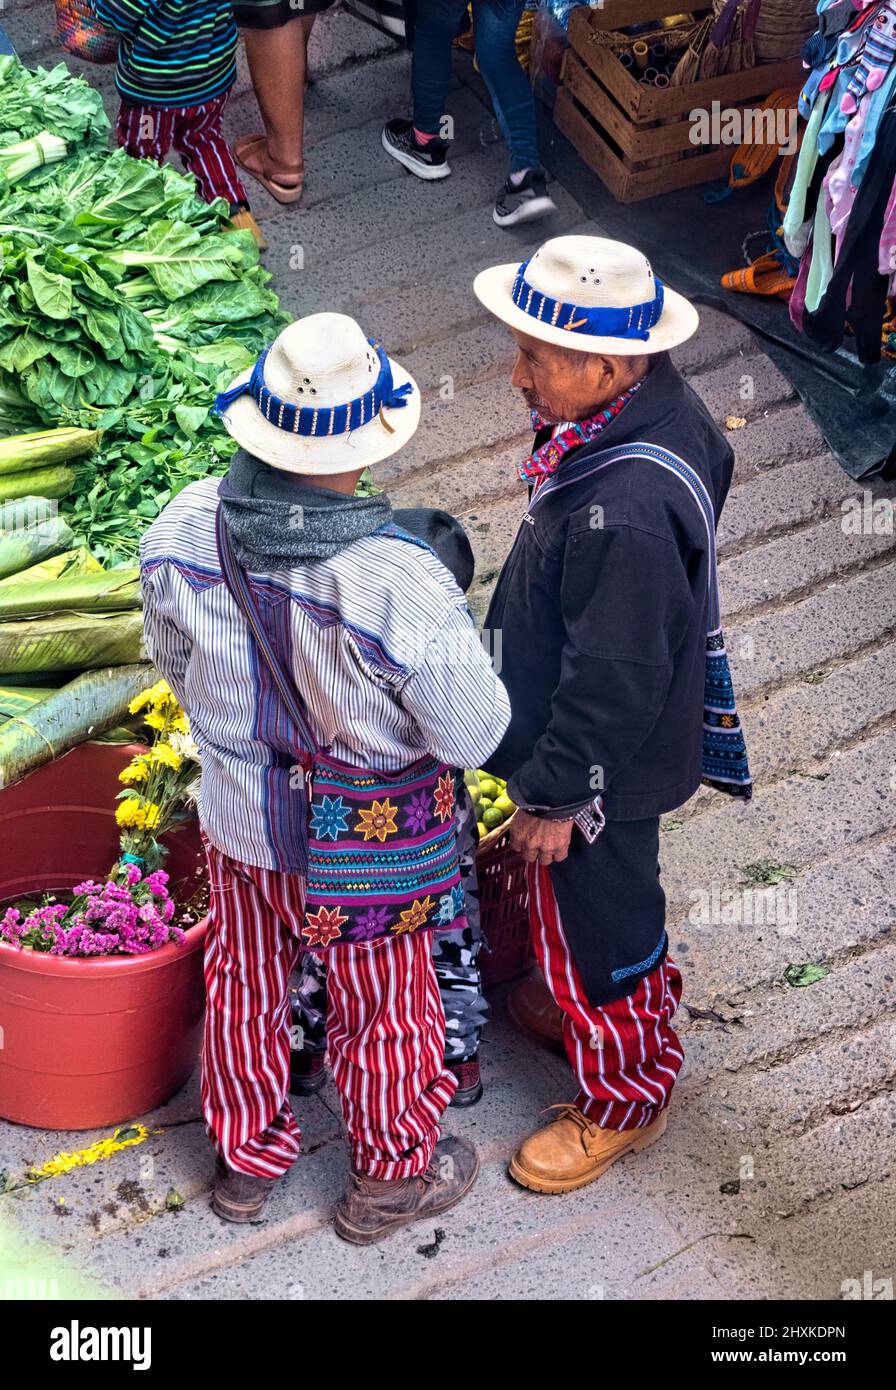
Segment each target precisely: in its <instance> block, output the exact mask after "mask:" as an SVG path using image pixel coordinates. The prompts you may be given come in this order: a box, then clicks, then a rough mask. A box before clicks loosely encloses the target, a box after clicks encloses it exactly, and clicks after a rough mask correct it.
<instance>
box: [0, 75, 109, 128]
mask: <svg viewBox="0 0 896 1390" xmlns="http://www.w3.org/2000/svg"><path fill="white" fill-rule="evenodd" d="M44 130H47V131H49V132H50V134H51V135H58V136H61V137H62V139H63V140H66V141H68V142H69V143H70V144H71V143H72V142H73V141H83V142H84V143H85V144H86V145H87V146H99V147H104V146H105V144H106V138H107V133H108V130H109V118H108V117H107V115H106V113H105V111H104V110H103V99H102V97H101V96H100V94H99V92H95V91H94V90H93V88H92V87H91V86H89V85H88V83H86V82H85V81H84V79H83V78H82V77H73V76H72V74H71V73H70V72H69V70H68V68H67V67H66V66H65V64H64V63H58V64H57V66H56V67H55V68H52V69H50V71H47V70H46V69H45V68H37V69H35V70H34V71H29V69H28V68H24V67H23V66H22V64H21V63H20V62H19V60H18V58H13V57H12V56H10V55H7V54H0V145H13V144H15V143H16V142H17V141H19V140H30V139H32V138H33V136H35V135H38V134H39V133H40V132H41V131H44Z"/></svg>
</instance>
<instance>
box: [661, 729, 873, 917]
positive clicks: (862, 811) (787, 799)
mask: <svg viewBox="0 0 896 1390" xmlns="http://www.w3.org/2000/svg"><path fill="white" fill-rule="evenodd" d="M894 766H896V730H892V729H888V730H887V731H885V732H884V733H881V734H878V735H876V736H875V737H873V738H871V739H869V740H868V742H867V743H863V744H862V745H860V746H859V747H857V748H851V749H848V750H847V751H845V752H844V753H843V754H842V755H841V756H840V757H839V758H837V759H836V760H832V762H831V775H830V777H829V778H828V779H827V780H826V781H824V782H817V781H814V780H811V779H808V778H799V777H797V778H791V779H789V780H787V781H786V782H778V783H777V784H775V785H774V786H772V787H766V788H760V789H759V791H758V792H757V793H756V795H755V796H754V798H753V801H752V802H751V803H749V804H748V805H744V804H742V803H741V802H735V800H734V799H733V798H726V803H725V804H724V805H722V806H721V807H720V808H719V809H717V810H716V809H713V810H711V811H709V812H707V814H706V815H704V816H696V817H694V818H692V819H691V820H689V821H685V823H684V825H683V826H682V828H681V830H680V831H675V832H673V833H671V834H663V835H661V837H660V839H661V844H660V848H661V853H662V864H663V883H664V886H665V889H666V893H667V896H668V897H669V899H670V902H671V904H672V910H673V912H674V913H676V914H677V913H678V912H679V911H680V910H684V908H686V907H689V906H690V905H691V904H692V903H693V901H694V899H693V896H692V895H693V893H694V891H695V890H697V891H699V890H709V889H710V888H711V887H712V884H713V883H714V882H719V883H721V884H724V885H727V886H735V885H736V884H737V883H738V882H739V880H740V879H741V878H742V876H743V869H744V866H746V865H748V864H755V863H758V862H759V861H761V860H766V859H772V860H774V861H776V862H777V863H779V864H792V865H795V866H796V867H797V868H801V867H808V866H809V865H810V864H812V863H813V862H814V861H816V860H819V859H821V858H825V857H828V856H830V855H831V854H832V853H833V852H834V851H835V850H837V849H845V848H846V847H847V846H851V847H853V848H855V847H856V846H858V845H860V844H861V843H862V842H863V841H865V840H869V839H871V838H872V837H873V836H876V835H883V834H884V833H886V832H887V831H889V829H890V828H891V826H892V823H893V819H894V811H896V780H894V777H893V768H894Z"/></svg>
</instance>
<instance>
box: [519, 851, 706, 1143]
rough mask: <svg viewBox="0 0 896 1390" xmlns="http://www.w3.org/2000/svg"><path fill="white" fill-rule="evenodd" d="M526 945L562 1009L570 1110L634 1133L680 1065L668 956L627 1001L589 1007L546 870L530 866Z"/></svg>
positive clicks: (677, 989)
mask: <svg viewBox="0 0 896 1390" xmlns="http://www.w3.org/2000/svg"><path fill="white" fill-rule="evenodd" d="M529 920H530V925H531V930H532V944H533V946H534V948H535V954H536V956H537V958H538V963H539V965H540V966H541V970H542V973H543V975H544V978H545V980H546V981H547V984H548V988H549V989H550V991H551V994H552V995H553V996H554V1000H555V1002H556V1003H557V1004H558V1005H559V1006H560V1008H561V1009H562V1010H563V1042H564V1046H565V1047H566V1055H567V1057H568V1058H569V1063H570V1066H571V1067H572V1069H573V1072H574V1073H575V1077H576V1080H577V1081H578V1083H579V1095H578V1097H577V1099H576V1102H575V1103H576V1105H577V1106H578V1107H579V1109H580V1110H582V1111H583V1112H584V1113H585V1114H586V1115H587V1116H588V1118H589V1119H590V1120H591V1121H592V1122H593V1123H594V1124H596V1125H598V1126H600V1128H602V1129H618V1130H622V1129H639V1128H640V1127H641V1126H643V1125H649V1124H650V1123H651V1121H652V1120H655V1119H656V1117H657V1115H659V1113H660V1111H661V1110H664V1109H665V1108H666V1106H667V1105H668V1104H669V1100H670V1098H671V1095H672V1088H673V1086H674V1085H675V1080H676V1077H677V1076H678V1072H679V1069H680V1067H681V1064H682V1062H683V1061H684V1054H683V1053H682V1050H681V1043H680V1042H679V1039H678V1035H677V1034H676V1032H675V1031H674V1029H673V1028H672V1026H671V1022H670V1020H671V1019H672V1016H673V1014H674V1013H675V1010H676V1009H677V1008H678V1004H679V1002H680V1000H681V973H680V971H679V969H678V966H677V965H675V964H674V963H673V962H672V961H671V960H669V958H668V956H667V957H666V959H665V960H664V961H663V963H662V965H660V966H659V967H658V969H656V970H654V971H652V972H651V973H650V974H649V975H645V976H644V978H643V979H642V980H641V981H639V983H638V987H637V989H636V990H634V992H633V993H632V994H628V995H626V996H625V997H624V998H623V999H617V1000H614V1001H613V1002H612V1003H609V1004H601V1005H594V1004H589V1002H588V998H587V995H586V994H585V988H584V985H583V983H582V979H581V976H580V974H579V970H578V967H577V966H576V963H575V961H574V960H573V957H572V953H571V951H570V949H569V944H568V942H567V940H566V936H565V935H564V932H563V924H562V922H561V920H560V912H559V909H558V907H557V899H556V898H555V896H554V889H553V885H552V883H551V874H550V869H549V867H548V866H547V865H545V864H530V865H529Z"/></svg>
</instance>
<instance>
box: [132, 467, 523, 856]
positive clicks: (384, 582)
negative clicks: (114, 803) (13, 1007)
mask: <svg viewBox="0 0 896 1390" xmlns="http://www.w3.org/2000/svg"><path fill="white" fill-rule="evenodd" d="M217 490H218V479H217V478H205V479H202V480H201V481H200V482H196V483H191V484H190V486H189V487H186V488H184V490H183V492H181V493H179V494H178V496H177V497H176V498H175V499H174V500H173V501H172V502H170V503H169V504H168V506H167V507H166V508H165V510H164V511H163V512H162V514H161V516H160V517H159V518H158V519H157V520H156V521H155V522H154V523H153V525H152V526H151V527H150V528H149V530H148V531H147V532H146V534H145V535H144V537H143V541H142V544H141V572H142V582H143V595H144V626H145V631H146V641H147V646H148V648H149V652H150V655H151V656H152V658H153V660H154V661H155V663H156V665H157V666H158V668H159V670H160V671H161V673H162V675H163V676H164V677H165V679H166V680H167V681H168V683H169V684H170V686H171V688H172V690H173V691H174V693H175V694H176V695H177V697H178V699H179V700H180V702H181V704H182V705H183V707H184V709H185V711H186V713H187V715H188V717H189V720H190V727H191V729H192V732H193V737H194V738H195V739H196V742H197V744H198V745H199V750H200V755H201V759H202V790H201V795H200V807H199V811H200V821H201V823H202V826H203V829H204V830H205V833H206V834H207V835H208V837H209V839H210V840H211V842H212V844H213V845H215V846H216V848H218V849H220V850H221V851H223V853H225V854H228V855H230V856H231V858H234V859H238V860H241V861H243V862H245V863H247V864H253V865H256V866H258V867H260V868H269V869H278V870H281V871H283V872H287V873H296V872H298V870H299V866H300V861H299V859H298V857H297V854H296V846H297V844H298V843H299V842H300V837H301V835H302V834H303V833H304V814H305V810H304V808H305V798H304V791H303V787H302V779H301V777H300V776H297V772H296V756H295V755H296V751H297V749H298V748H299V747H300V746H301V745H300V744H299V742H298V735H297V732H296V730H295V728H294V726H293V724H292V721H291V719H290V717H289V715H288V714H287V712H286V710H285V708H284V706H283V704H282V701H281V700H280V697H279V695H278V694H277V693H276V689H275V688H274V687H273V683H272V681H271V678H270V675H269V673H268V672H267V669H266V668H265V667H264V665H263V662H262V659H261V656H260V654H259V653H258V651H257V648H256V647H255V644H254V641H253V639H252V638H251V636H250V633H249V629H248V627H247V625H246V622H245V619H244V618H243V616H242V614H241V613H240V612H239V610H238V609H237V607H236V605H235V603H234V601H233V599H232V598H231V596H230V593H229V591H228V590H227V588H226V586H225V584H224V581H223V578H222V575H221V569H220V566H219V563H218V555H217V548H216V545H215V530H214V522H215V512H216V508H217V503H218V496H217ZM251 583H252V590H253V596H254V598H255V601H256V604H257V605H258V607H259V609H260V612H261V615H262V620H263V622H264V623H265V626H266V628H267V630H268V631H269V632H270V634H271V636H272V638H273V639H274V641H275V643H276V645H277V648H278V650H279V653H280V656H281V659H282V660H283V661H284V663H285V664H286V665H287V666H288V667H289V668H290V669H291V670H292V671H293V673H294V675H295V679H296V684H297V686H298V688H299V689H300V691H301V693H302V696H303V698H304V701H305V705H306V707H307V709H308V712H309V715H310V719H311V721H312V723H313V725H314V727H315V728H316V730H317V734H318V738H319V739H320V742H321V743H322V744H324V745H328V746H329V748H330V751H331V752H332V753H333V755H334V756H335V757H338V758H343V759H345V760H346V761H347V762H349V763H351V764H353V765H354V766H356V767H378V768H381V769H383V770H385V771H394V770H396V769H398V768H402V767H406V766H408V764H410V763H411V762H413V761H414V760H415V759H417V758H420V757H422V756H424V755H425V754H427V753H429V754H433V755H435V756H436V757H438V758H440V759H442V760H443V761H444V762H446V763H449V764H451V765H452V766H454V767H473V768H475V767H481V766H482V764H483V763H484V761H485V759H486V758H487V757H488V756H489V754H491V753H492V752H493V751H494V749H495V748H496V746H497V745H498V743H499V742H500V739H501V736H502V734H503V733H504V730H505V729H506V728H507V725H508V723H509V721H510V705H509V702H508V699H507V694H506V692H505V690H504V687H503V685H502V684H501V682H500V680H499V679H498V677H497V675H496V674H495V672H494V670H493V668H492V664H491V661H490V660H489V658H488V656H487V655H486V653H485V650H484V648H483V646H482V643H481V642H480V640H479V637H478V634H477V632H476V629H475V626H474V624H473V620H472V618H471V617H470V613H469V610H468V608H467V604H466V600H465V598H464V596H463V594H462V593H461V591H460V589H459V588H458V587H457V585H456V583H455V582H454V579H453V578H452V576H451V575H450V574H449V572H448V571H447V570H446V569H445V567H444V566H443V565H442V563H441V561H439V560H438V559H437V557H436V556H435V555H433V554H432V552H431V551H429V550H428V549H427V548H426V547H424V546H421V545H417V544H412V543H411V542H410V541H406V540H403V539H401V538H400V537H397V536H394V535H387V534H384V533H382V532H375V533H374V534H373V535H370V536H366V537H364V538H363V539H362V540H359V541H355V542H354V544H352V545H350V546H348V547H347V548H346V549H345V550H343V551H340V552H339V554H337V555H334V556H332V557H331V558H329V559H326V560H318V561H315V562H314V563H312V564H307V565H299V566H296V567H295V568H293V569H290V570H281V571H276V572H273V573H270V574H265V575H263V576H262V575H253V576H252V577H251Z"/></svg>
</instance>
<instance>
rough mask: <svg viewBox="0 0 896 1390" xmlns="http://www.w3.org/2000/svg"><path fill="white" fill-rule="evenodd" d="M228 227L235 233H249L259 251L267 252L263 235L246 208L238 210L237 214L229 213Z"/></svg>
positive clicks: (266, 244)
mask: <svg viewBox="0 0 896 1390" xmlns="http://www.w3.org/2000/svg"><path fill="white" fill-rule="evenodd" d="M230 226H231V227H232V228H233V230H234V231H235V232H251V233H252V235H253V236H254V238H255V245H256V246H257V247H258V249H259V251H267V249H268V243H267V239H266V238H265V234H264V232H263V231H262V230H261V228H260V227H259V225H258V223H257V222H256V221H255V218H254V217H253V216H252V214H251V212H250V211H249V209H248V208H240V210H239V211H238V212H234V213H231V216H230Z"/></svg>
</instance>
